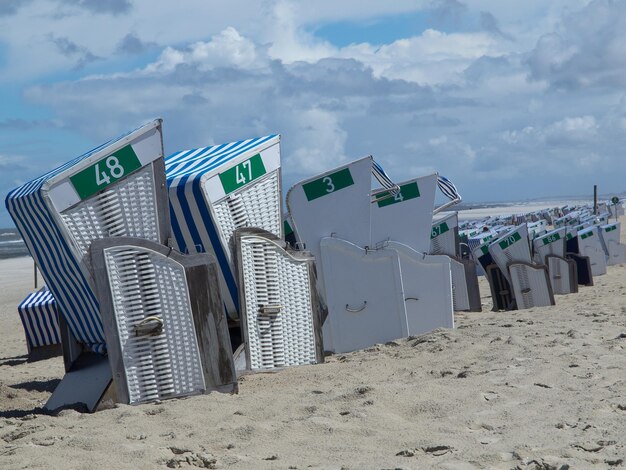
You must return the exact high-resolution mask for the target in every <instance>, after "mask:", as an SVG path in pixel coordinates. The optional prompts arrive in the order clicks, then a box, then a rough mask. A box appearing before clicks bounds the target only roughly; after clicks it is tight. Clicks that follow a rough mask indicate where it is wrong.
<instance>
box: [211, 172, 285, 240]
mask: <svg viewBox="0 0 626 470" xmlns="http://www.w3.org/2000/svg"><path fill="white" fill-rule="evenodd" d="M213 210H214V211H215V215H216V217H217V221H218V225H219V230H220V231H221V234H222V237H223V239H224V240H226V242H227V243H230V239H231V237H232V235H233V233H234V232H235V230H236V229H238V228H240V227H257V228H262V229H263V230H267V231H268V232H270V233H273V234H274V235H276V236H281V233H282V232H281V227H282V214H281V209H280V185H279V176H278V170H276V171H273V172H271V173H269V174H268V175H267V176H265V177H263V178H261V179H260V180H258V181H253V182H252V183H250V184H248V185H246V186H244V187H243V188H242V189H240V190H239V191H237V192H235V193H233V194H230V195H228V196H227V197H226V198H224V199H222V200H221V201H220V202H217V203H214V204H213Z"/></svg>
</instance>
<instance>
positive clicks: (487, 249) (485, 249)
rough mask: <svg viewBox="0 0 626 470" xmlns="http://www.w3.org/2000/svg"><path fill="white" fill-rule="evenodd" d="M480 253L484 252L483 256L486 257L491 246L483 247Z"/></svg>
mask: <svg viewBox="0 0 626 470" xmlns="http://www.w3.org/2000/svg"><path fill="white" fill-rule="evenodd" d="M480 251H481V252H482V254H483V255H486V254H487V253H489V246H488V245H485V246H481V247H480Z"/></svg>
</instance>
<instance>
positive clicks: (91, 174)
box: [70, 145, 141, 200]
mask: <svg viewBox="0 0 626 470" xmlns="http://www.w3.org/2000/svg"><path fill="white" fill-rule="evenodd" d="M139 168H141V162H140V161H139V158H137V154H136V153H135V151H134V150H133V148H132V147H131V146H130V145H127V146H126V147H123V148H121V149H119V150H118V151H117V152H115V153H112V154H111V155H109V156H108V157H105V158H103V159H101V160H98V161H97V162H96V163H94V164H93V165H91V166H89V167H87V168H85V169H84V170H82V171H80V172H78V173H76V174H75V175H73V176H70V181H71V182H72V186H74V189H75V190H76V192H77V193H78V196H79V197H80V198H81V200H83V199H87V198H89V197H91V196H93V195H94V194H96V193H97V192H99V191H102V190H103V189H105V188H107V187H108V186H110V185H112V184H113V183H115V182H116V181H118V180H119V179H121V178H123V177H124V176H128V175H129V174H130V173H132V172H133V171H135V170H138V169H139Z"/></svg>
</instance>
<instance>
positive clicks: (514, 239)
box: [498, 232, 522, 250]
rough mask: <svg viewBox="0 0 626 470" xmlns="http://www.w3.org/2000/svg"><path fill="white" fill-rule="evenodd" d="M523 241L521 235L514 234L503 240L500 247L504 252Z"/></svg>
mask: <svg viewBox="0 0 626 470" xmlns="http://www.w3.org/2000/svg"><path fill="white" fill-rule="evenodd" d="M521 239H522V236H521V235H520V234H519V233H517V232H515V233H514V234H512V235H509V236H508V237H506V238H505V239H504V240H502V241H501V242H500V243H498V245H500V248H502V249H503V250H506V249H507V248H508V247H510V246H511V245H512V244H513V243H515V242H518V241H520V240H521Z"/></svg>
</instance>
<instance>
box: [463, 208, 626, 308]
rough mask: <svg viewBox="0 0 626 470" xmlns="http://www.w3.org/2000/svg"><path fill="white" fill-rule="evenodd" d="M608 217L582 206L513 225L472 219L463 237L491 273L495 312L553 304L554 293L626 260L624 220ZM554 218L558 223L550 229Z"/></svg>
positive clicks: (586, 281)
mask: <svg viewBox="0 0 626 470" xmlns="http://www.w3.org/2000/svg"><path fill="white" fill-rule="evenodd" d="M604 208H606V206H604ZM601 209H602V208H601ZM609 217H610V214H609V213H608V212H607V211H605V212H602V213H600V214H594V213H593V211H592V209H591V208H589V207H581V208H578V209H576V210H572V211H568V212H567V213H566V214H565V215H562V216H560V217H554V218H553V219H550V214H547V213H541V214H540V215H539V217H536V218H534V221H533V222H524V223H522V224H520V225H518V226H514V227H511V226H509V225H504V224H502V223H501V222H503V221H502V220H494V221H491V220H487V221H482V222H474V223H473V224H469V223H468V224H466V225H465V226H464V227H463V230H461V231H460V236H461V239H464V240H465V241H466V242H467V244H468V246H469V247H470V249H471V251H472V254H473V257H474V259H476V260H477V263H478V265H479V270H480V271H481V273H482V274H485V275H486V276H487V279H488V281H489V285H490V289H491V295H492V300H493V306H494V310H513V309H523V308H531V307H539V306H548V305H554V303H555V299H554V295H555V294H557V295H559V294H570V293H575V292H578V286H579V285H593V277H594V276H601V275H603V274H605V273H606V267H607V265H615V264H622V263H624V262H626V245H623V244H621V243H620V222H617V221H616V222H614V223H609ZM504 222H505V223H506V222H510V220H506V221H504ZM549 222H552V225H553V226H554V227H555V228H553V229H552V230H550V231H548V230H547V227H548V223H549Z"/></svg>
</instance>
